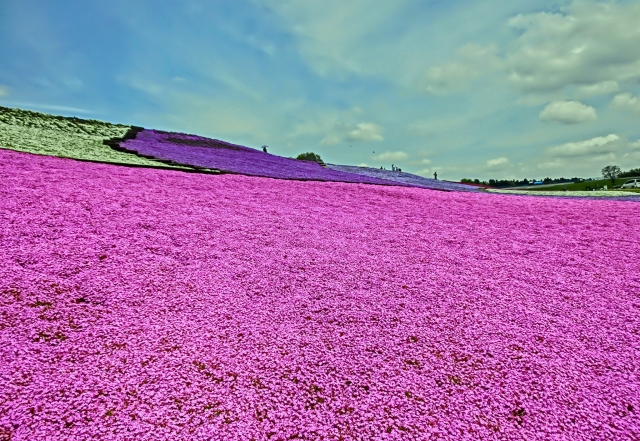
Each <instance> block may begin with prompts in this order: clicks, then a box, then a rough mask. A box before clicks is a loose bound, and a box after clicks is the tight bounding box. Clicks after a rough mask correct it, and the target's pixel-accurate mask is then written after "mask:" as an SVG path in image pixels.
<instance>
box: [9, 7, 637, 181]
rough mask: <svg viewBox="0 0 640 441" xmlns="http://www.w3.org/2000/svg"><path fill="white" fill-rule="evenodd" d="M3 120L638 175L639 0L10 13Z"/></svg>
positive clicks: (442, 163)
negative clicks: (26, 113)
mask: <svg viewBox="0 0 640 441" xmlns="http://www.w3.org/2000/svg"><path fill="white" fill-rule="evenodd" d="M0 42H1V43H0V60H2V62H1V63H0V105H4V106H8V107H20V108H26V109H33V110H40V111H44V112H48V113H55V114H61V115H68V116H72V115H76V116H80V117H89V118H95V119H102V120H107V121H111V122H122V123H128V124H137V125H142V126H144V127H149V128H159V129H165V130H175V131H181V132H187V133H196V134H200V135H205V136H210V137H215V138H219V139H223V140H226V141H231V142H236V143H240V144H244V145H248V146H251V147H256V148H258V147H260V146H261V145H262V144H268V145H269V151H270V152H271V153H276V154H279V155H283V156H294V155H297V154H298V153H301V152H304V151H314V152H316V153H319V154H320V155H321V156H322V158H323V159H324V160H325V161H326V162H332V163H338V164H351V165H361V164H367V165H369V166H375V167H380V166H381V165H384V166H385V167H387V168H390V166H391V164H392V163H394V164H396V165H399V166H400V167H402V169H403V170H405V171H410V172H414V173H418V174H422V175H425V176H430V175H431V174H432V173H433V172H434V171H436V170H437V171H438V174H439V176H440V177H442V178H444V179H451V180H457V179H460V178H463V177H473V178H481V179H486V178H491V177H493V178H524V177H527V178H541V177H545V176H550V177H559V176H571V177H572V176H585V177H588V176H598V175H599V173H600V169H601V168H602V167H603V166H605V165H608V164H617V165H619V166H620V167H622V168H623V169H628V168H636V167H640V1H638V0H636V1H624V0H620V1H608V2H595V1H547V0H535V1H533V0H322V1H320V0H229V1H217V0H208V1H195V0H194V1H190V0H185V1H176V0H173V1H172V0H136V2H131V1H124V0H109V1H106V0H100V1H98V0H62V1H56V2H52V1H50V0H2V1H1V2H0Z"/></svg>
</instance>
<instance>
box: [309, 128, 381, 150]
mask: <svg viewBox="0 0 640 441" xmlns="http://www.w3.org/2000/svg"><path fill="white" fill-rule="evenodd" d="M382 131H383V129H382V127H381V126H379V125H377V124H374V123H358V124H355V125H354V124H345V123H338V124H335V126H334V129H333V130H332V131H331V132H330V133H328V134H327V135H326V136H325V137H324V138H323V139H322V141H320V145H326V146H332V145H337V144H340V143H341V142H345V141H347V142H365V141H376V142H379V141H384V138H383V137H382Z"/></svg>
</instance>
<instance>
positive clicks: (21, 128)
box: [0, 106, 177, 169]
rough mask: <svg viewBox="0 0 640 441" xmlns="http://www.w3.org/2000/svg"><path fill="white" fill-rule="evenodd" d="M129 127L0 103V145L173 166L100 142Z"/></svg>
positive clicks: (100, 159)
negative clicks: (6, 105) (13, 107)
mask: <svg viewBox="0 0 640 441" xmlns="http://www.w3.org/2000/svg"><path fill="white" fill-rule="evenodd" d="M129 128H130V126H125V125H122V124H110V123H106V122H102V121H96V120H83V119H78V118H66V117H62V116H54V115H47V114H45V113H40V112H32V111H30V110H21V109H9V108H6V107H1V106H0V148H3V149H10V150H16V151H20V152H27V153H35V154H38V155H49V156H58V157H61V158H71V159H80V160H85V161H96V162H109V163H119V164H131V165H144V166H153V167H163V168H172V169H173V168H177V167H174V166H171V165H166V164H162V163H159V162H157V161H152V160H150V159H146V158H140V157H138V156H136V155H133V154H130V153H125V152H118V151H115V150H113V149H112V148H111V147H109V146H107V145H104V144H103V143H102V141H104V140H105V139H110V138H115V137H122V136H124V134H125V133H127V131H128V130H129Z"/></svg>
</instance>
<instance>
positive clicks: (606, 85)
mask: <svg viewBox="0 0 640 441" xmlns="http://www.w3.org/2000/svg"><path fill="white" fill-rule="evenodd" d="M619 88H620V86H619V85H618V82H617V81H612V80H609V81H601V82H599V83H594V84H589V85H586V86H580V87H578V88H577V89H576V91H575V93H574V95H575V96H576V97H577V98H582V97H589V96H597V95H607V94H609V93H614V92H617V91H618V89H619Z"/></svg>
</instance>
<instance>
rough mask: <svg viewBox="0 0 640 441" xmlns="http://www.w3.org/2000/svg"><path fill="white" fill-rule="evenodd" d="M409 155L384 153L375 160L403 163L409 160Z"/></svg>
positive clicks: (398, 152) (400, 152)
mask: <svg viewBox="0 0 640 441" xmlns="http://www.w3.org/2000/svg"><path fill="white" fill-rule="evenodd" d="M408 157H409V155H408V154H407V153H405V152H402V151H397V152H384V153H382V154H380V155H377V156H375V157H374V158H373V159H375V160H376V161H402V160H404V159H407V158H408Z"/></svg>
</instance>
